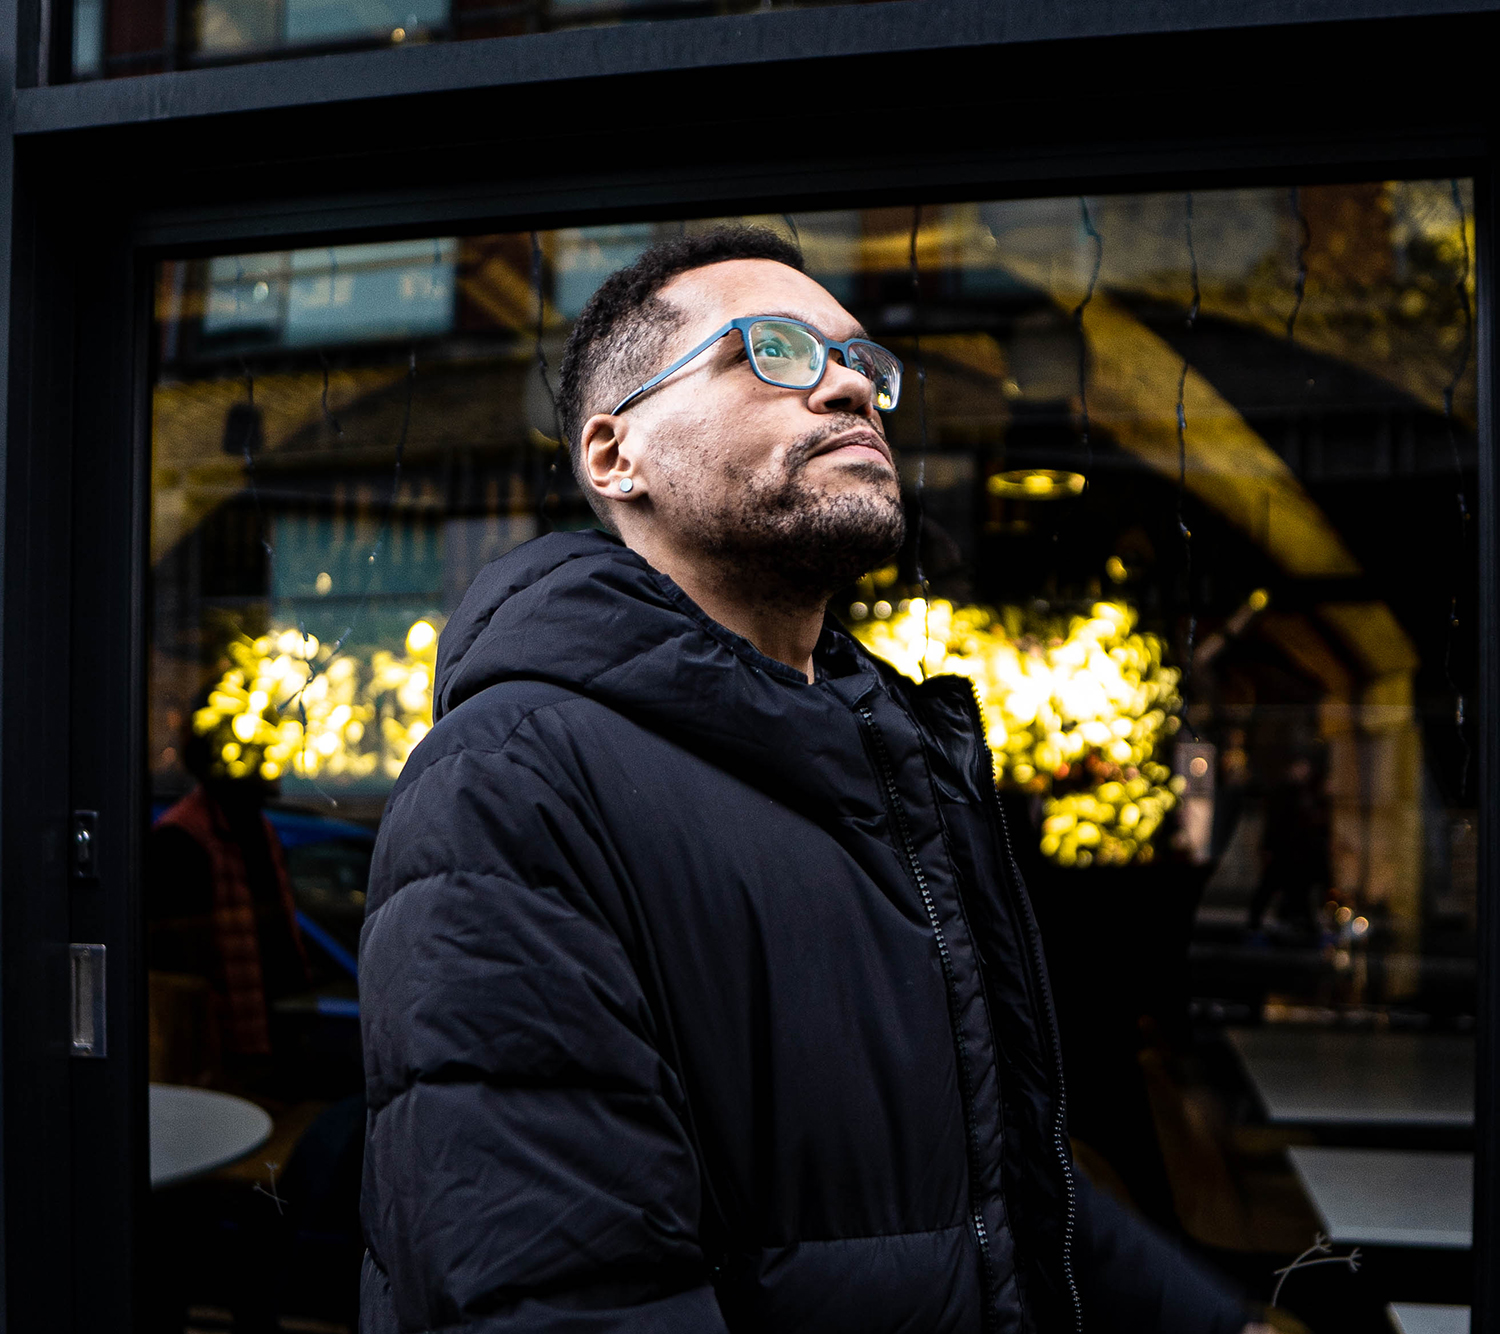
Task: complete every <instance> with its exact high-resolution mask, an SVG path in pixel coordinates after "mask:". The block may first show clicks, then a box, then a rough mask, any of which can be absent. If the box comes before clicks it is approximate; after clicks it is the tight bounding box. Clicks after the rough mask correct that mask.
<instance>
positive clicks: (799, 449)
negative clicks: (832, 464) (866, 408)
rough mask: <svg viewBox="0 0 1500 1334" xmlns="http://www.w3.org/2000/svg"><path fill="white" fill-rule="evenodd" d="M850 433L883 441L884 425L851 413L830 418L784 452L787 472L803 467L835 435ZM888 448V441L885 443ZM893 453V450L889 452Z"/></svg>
mask: <svg viewBox="0 0 1500 1334" xmlns="http://www.w3.org/2000/svg"><path fill="white" fill-rule="evenodd" d="M850 431H870V432H873V433H874V434H875V435H878V436H879V437H880V438H881V439H882V440H885V438H886V437H885V423H884V422H878V421H877V422H872V421H871V420H870V419H869V418H868V417H859V416H856V415H855V414H854V413H852V412H841V413H839V414H838V415H837V416H834V417H830V418H829V419H828V420H827V421H826V422H824V423H823V424H822V425H821V426H819V427H818V428H817V429H816V430H812V431H809V432H808V433H807V434H806V435H804V436H801V437H800V438H798V439H797V440H794V441H793V442H792V445H791V448H789V449H788V450H787V452H786V466H787V471H788V472H795V471H796V470H797V469H799V468H801V467H803V466H804V465H805V464H806V463H807V461H808V459H810V458H811V457H812V456H813V455H814V454H815V453H817V451H818V450H819V449H821V448H822V447H823V446H824V445H825V444H827V443H828V441H830V440H832V439H833V438H834V436H836V435H847V434H848V433H849V432H850ZM886 443H887V447H889V443H890V442H889V441H887V442H886ZM891 452H892V454H894V453H895V451H894V450H892V451H891Z"/></svg>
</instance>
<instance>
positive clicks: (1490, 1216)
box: [1471, 158, 1500, 1334]
mask: <svg viewBox="0 0 1500 1334" xmlns="http://www.w3.org/2000/svg"><path fill="white" fill-rule="evenodd" d="M1488 165H1489V169H1488V171H1486V172H1485V173H1484V174H1483V175H1482V176H1480V177H1477V178H1476V179H1475V182H1474V204H1475V227H1474V235H1475V242H1476V244H1475V259H1476V268H1475V275H1476V282H1475V295H1476V297H1477V302H1476V304H1477V313H1478V320H1477V323H1476V330H1477V335H1478V340H1477V346H1476V349H1475V350H1476V353H1477V358H1476V363H1475V365H1476V369H1477V372H1478V399H1477V415H1478V419H1479V544H1478V545H1479V550H1478V559H1479V606H1478V609H1477V611H1478V616H1479V626H1478V631H1479V655H1480V656H1479V668H1480V702H1479V718H1480V731H1479V793H1480V799H1479V810H1480V821H1479V836H1480V843H1479V885H1478V900H1479V902H1478V915H1479V922H1478V928H1479V930H1478V935H1479V942H1478V943H1479V1005H1480V1009H1479V1015H1478V1021H1479V1025H1478V1026H1479V1031H1478V1034H1477V1035H1476V1036H1477V1050H1476V1059H1475V1079H1476V1087H1475V1090H1474V1094H1475V1107H1474V1118H1475V1120H1474V1240H1473V1247H1474V1306H1473V1319H1472V1324H1471V1329H1472V1331H1473V1334H1495V1331H1496V1330H1500V513H1497V506H1500V458H1497V456H1496V450H1497V448H1500V438H1497V430H1496V426H1497V423H1496V419H1495V414H1496V410H1497V407H1500V403H1497V400H1496V397H1495V392H1496V378H1495V376H1496V370H1497V365H1496V357H1497V354H1500V349H1497V347H1496V342H1495V332H1496V329H1495V301H1496V299H1497V297H1500V288H1497V285H1496V274H1495V261H1496V258H1497V251H1496V243H1495V221H1496V214H1495V206H1496V203H1497V199H1496V189H1497V185H1500V180H1497V175H1496V172H1497V167H1500V164H1497V162H1496V161H1495V159H1494V158H1492V159H1491V160H1490V162H1489V164H1488Z"/></svg>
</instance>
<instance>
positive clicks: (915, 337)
mask: <svg viewBox="0 0 1500 1334" xmlns="http://www.w3.org/2000/svg"><path fill="white" fill-rule="evenodd" d="M921 226H922V206H921V205H920V204H913V205H912V210H911V239H910V245H909V247H908V260H909V263H910V266H911V301H912V306H911V311H912V314H911V330H912V361H913V363H914V365H915V367H916V371H917V442H918V453H917V492H916V510H917V522H916V536H915V540H914V541H913V543H912V552H913V555H914V557H915V561H916V575H917V585H918V587H919V588H920V589H921V590H922V606H923V608H924V609H925V608H928V607H930V606H931V604H932V597H931V594H930V592H929V590H928V587H927V569H926V566H925V565H924V564H923V561H922V541H923V537H924V533H923V529H924V528H925V527H926V522H927V364H926V362H925V361H924V360H923V357H922V270H921V266H920V264H919V262H918V260H917V233H918V232H919V231H920V229H921ZM925 615H926V612H925V610H924V624H925Z"/></svg>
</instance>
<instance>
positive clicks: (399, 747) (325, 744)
mask: <svg viewBox="0 0 1500 1334" xmlns="http://www.w3.org/2000/svg"><path fill="white" fill-rule="evenodd" d="M441 625H442V622H441V619H440V618H438V617H432V616H428V617H423V618H422V619H420V620H418V621H416V622H414V623H413V624H412V626H411V627H410V629H408V630H407V632H406V636H405V639H404V644H403V652H401V653H392V652H390V651H389V650H387V649H376V650H374V651H373V652H372V653H371V654H370V655H369V657H368V658H366V657H362V656H357V655H356V654H354V653H349V652H342V651H341V652H337V653H336V652H334V650H333V648H332V646H330V645H327V644H322V643H320V642H319V641H318V638H317V636H315V635H303V634H302V633H301V632H300V631H298V630H295V629H291V628H287V627H273V628H272V629H271V630H269V631H268V632H267V633H266V634H264V635H261V636H259V637H258V638H255V639H251V638H249V637H248V636H246V637H244V638H241V639H237V640H235V641H233V642H232V643H231V644H230V645H229V647H228V649H227V650H226V652H225V657H226V659H227V666H226V668H225V670H224V672H223V674H222V675H221V676H220V677H219V679H218V681H217V682H216V683H215V684H214V687H213V689H212V690H210V692H209V695H208V702H207V703H206V704H205V706H204V707H203V708H201V709H199V710H198V711H197V712H196V713H195V714H194V715H193V730H194V732H196V733H197V735H199V736H200V737H205V738H207V740H208V747H209V751H210V754H211V756H212V760H211V763H212V775H213V776H214V777H216V778H231V779H244V778H249V777H252V776H254V775H259V777H261V778H262V779H264V780H266V781H267V782H271V781H275V780H276V779H278V778H281V777H282V776H283V775H285V774H288V773H290V774H292V775H294V776H296V777H298V778H319V779H322V778H331V779H340V780H346V781H355V780H359V779H363V778H369V777H371V776H373V775H375V774H376V773H377V772H378V773H380V774H382V775H384V776H385V777H386V778H396V777H398V776H399V775H400V773H401V770H402V768H403V767H404V766H405V764H406V760H407V757H408V756H409V755H410V754H411V752H412V749H413V747H415V746H416V744H417V743H418V742H419V741H420V740H421V739H422V738H423V737H424V736H426V735H427V733H428V731H430V730H431V728H432V689H433V677H434V671H435V667H436V663H437V641H438V631H439V630H440V629H441Z"/></svg>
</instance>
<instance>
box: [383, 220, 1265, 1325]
mask: <svg viewBox="0 0 1500 1334" xmlns="http://www.w3.org/2000/svg"><path fill="white" fill-rule="evenodd" d="M754 317H764V318H759V319H757V318H754ZM861 339H862V331H861V330H860V329H859V327H858V325H857V324H856V323H855V321H854V319H853V318H852V317H851V316H850V315H849V314H848V312H847V311H845V310H844V309H843V308H842V307H841V306H840V305H839V304H838V303H837V302H836V301H835V300H834V299H833V298H832V296H830V295H829V293H828V292H826V291H825V290H824V289H823V288H821V287H820V286H818V284H817V283H815V282H813V281H812V280H811V279H810V278H808V277H807V276H806V275H805V274H804V273H803V272H802V265H801V258H800V256H799V255H798V253H797V252H796V251H795V250H794V249H793V248H791V247H790V246H788V245H786V244H785V243H783V242H781V241H780V240H778V239H777V238H775V237H774V236H772V235H770V234H767V233H764V232H756V231H741V230H727V231H719V232H714V233H711V234H708V235H704V236H698V237H688V238H683V239H681V240H677V241H673V242H670V243H667V244H664V245H662V246H659V247H657V248H655V249H653V250H650V251H648V252H647V253H646V254H645V255H644V256H642V257H641V259H640V260H638V261H637V262H636V263H635V264H634V265H632V266H631V267H630V268H628V269H625V270H623V271H621V272H620V273H617V274H615V275H613V276H612V277H611V278H610V279H608V280H607V281H606V282H605V283H604V284H603V286H602V287H601V288H600V289H599V291H598V293H597V294H596V295H595V296H594V297H593V299H592V300H591V302H590V303H589V305H588V307H587V308H586V309H585V310H584V312H583V314H582V315H581V316H580V318H579V320H578V324H577V327H576V328H575V330H574V332H573V335H572V337H571V338H570V340H569V344H568V347H567V350H566V352H565V354H564V360H563V368H562V393H561V402H560V409H561V416H562V420H563V427H564V429H565V431H566V433H567V436H568V439H569V442H570V445H571V446H572V448H573V453H574V458H575V468H576V471H577V473H578V476H579V480H580V482H581V484H582V485H583V487H584V489H585V493H586V494H587V495H588V496H589V497H590V500H591V503H592V504H593V505H594V508H595V510H596V512H597V513H598V514H599V516H600V518H601V520H603V522H604V523H605V524H606V525H607V526H608V527H609V528H610V529H611V530H612V532H613V533H614V534H617V538H616V537H614V536H607V535H605V534H601V533H568V534H554V535H552V536H549V537H545V538H542V539H540V540H539V541H536V542H532V543H530V544H528V545H526V546H524V547H521V548H519V549H518V550H516V551H514V552H512V553H511V554H510V555H508V556H506V557H504V558H503V559H501V560H499V561H497V562H496V563H495V564H493V565H491V566H490V567H489V568H488V569H487V570H485V571H484V572H483V573H482V574H481V575H480V577H479V578H478V579H477V580H476V582H475V584H474V587H473V588H472V589H471V590H470V592H469V594H468V596H467V597H466V598H465V600H464V603H463V605H462V606H461V607H460V608H459V610H458V612H457V613H456V615H455V616H454V618H453V619H452V620H451V621H450V622H449V624H448V627H447V629H446V630H445V632H444V635H443V642H442V646H441V651H440V655H439V664H438V692H439V693H438V704H437V710H436V712H437V713H438V716H439V721H438V723H437V724H436V726H435V727H434V729H433V731H432V733H431V735H430V736H429V737H428V738H427V740H425V741H424V742H423V744H422V745H421V746H420V747H419V748H418V750H417V751H416V752H415V753H414V754H413V756H412V759H411V760H410V762H409V763H408V765H407V768H406V770H405V772H404V773H403V775H402V778H401V781H400V782H399V783H398V784H397V787H396V790H395V791H394V793H393V794H392V796H391V800H390V804H389V806H388V807H387V812H386V817H385V824H384V827H383V829H382V831H381V838H380V843H379V847H378V849H377V852H376V864H375V869H374V872H373V877H372V882H371V889H370V899H369V904H370V907H369V917H368V920H367V923H366V926H365V933H364V939H363V946H362V971H361V977H362V982H363V985H362V1015H363V1020H364V1026H365V1028H364V1031H365V1044H366V1047H365V1050H366V1061H367V1065H368V1081H367V1082H368V1091H369V1103H370V1121H369V1131H368V1140H367V1145H368V1147H367V1156H366V1177H365V1199H364V1211H365V1223H366V1231H367V1238H368V1242H369V1258H368V1260H367V1263H366V1266H365V1278H364V1297H363V1312H364V1313H363V1322H364V1329H365V1331H366V1334H388V1332H393V1331H397V1330H400V1331H417V1330H458V1329H464V1330H470V1329H472V1330H483V1331H496V1334H498V1332H499V1331H510V1330H525V1331H563V1330H567V1331H584V1330H589V1331H595V1330H597V1331H604V1330H608V1331H620V1332H621V1334H626V1332H627V1331H628V1332H630V1334H635V1332H636V1331H641V1332H642V1334H644V1331H653V1332H658V1331H659V1332H662V1334H675V1332H676V1331H682V1332H683V1334H687V1332H688V1331H691V1332H692V1334H712V1332H713V1331H725V1330H732V1331H775V1332H776V1334H793V1332H794V1331H808V1332H809V1334H811V1332H812V1331H816V1332H817V1334H845V1332H847V1334H884V1332H885V1331H891V1332H892V1334H894V1332H895V1331H898V1330H899V1331H911V1334H940V1332H946V1331H965V1332H967V1331H974V1332H975V1334H978V1331H981V1330H995V1331H1017V1334H1019V1332H1020V1331H1072V1330H1077V1329H1087V1330H1090V1331H1093V1330H1100V1331H1102V1330H1142V1331H1145V1330H1153V1331H1154V1330H1158V1329H1161V1330H1173V1331H1184V1334H1186V1332H1187V1331H1205V1332H1208V1331H1213V1332H1214V1334H1217V1332H1218V1331H1238V1330H1239V1329H1240V1328H1241V1326H1243V1324H1244V1321H1245V1313H1244V1310H1243V1308H1242V1307H1241V1306H1240V1305H1239V1303H1238V1302H1236V1301H1235V1300H1234V1299H1232V1298H1230V1297H1228V1296H1226V1295H1225V1294H1224V1293H1222V1292H1221V1291H1220V1290H1219V1289H1218V1287H1217V1286H1216V1285H1215V1284H1214V1283H1213V1282H1212V1281H1211V1280H1209V1279H1206V1278H1205V1277H1203V1276H1202V1275H1200V1274H1199V1273H1198V1272H1197V1271H1196V1270H1195V1269H1193V1268H1192V1267H1191V1266H1190V1265H1189V1264H1188V1263H1187V1262H1186V1261H1185V1260H1183V1259H1182V1258H1181V1257H1180V1256H1179V1255H1178V1254H1177V1253H1176V1252H1175V1251H1174V1250H1173V1249H1172V1248H1171V1247H1170V1246H1169V1245H1167V1244H1166V1243H1165V1242H1163V1241H1161V1240H1160V1239H1158V1238H1156V1237H1155V1236H1154V1235H1152V1234H1150V1233H1148V1232H1146V1231H1144V1230H1143V1229H1141V1228H1139V1227H1135V1226H1132V1225H1131V1224H1130V1223H1129V1222H1128V1221H1127V1220H1126V1219H1125V1216H1124V1214H1123V1212H1122V1211H1120V1210H1119V1209H1118V1207H1117V1206H1113V1205H1112V1204H1110V1203H1108V1202H1107V1201H1105V1200H1103V1199H1102V1198H1100V1197H1098V1196H1096V1195H1094V1194H1093V1193H1092V1192H1090V1191H1089V1190H1088V1189H1087V1188H1086V1186H1085V1185H1084V1183H1083V1182H1081V1181H1080V1180H1079V1179H1078V1177H1077V1175H1076V1174H1075V1172H1074V1170H1073V1167H1072V1163H1071V1161H1070V1156H1069V1147H1068V1139H1067V1129H1066V1117H1065V1111H1064V1105H1063V1090H1062V1086H1061V1075H1060V1064H1059V1057H1058V1041H1057V1033H1056V1026H1055V1023H1054V1020H1053V1018H1052V1007H1051V1001H1050V998H1049V996H1048V993H1047V983H1046V978H1045V976H1044V971H1043V962H1042V954H1041V948H1040V945H1039V942H1038V940H1037V938H1036V931H1035V927H1034V925H1033V922H1032V918H1031V915H1030V911H1029V908H1028V906H1027V903H1026V899H1025V895H1024V891H1023V889H1022V886H1021V885H1020V883H1019V878H1018V876H1017V875H1016V873H1015V870H1014V865H1013V862H1012V860H1011V858H1010V857H1009V856H1008V853H1007V847H1006V841H1005V840H1006V835H1005V832H1004V830H1003V828H1002V827H1001V823H1000V813H999V808H998V805H997V803H996V801H995V798H994V791H993V785H992V781H991V769H990V760H989V755H988V752H987V750H986V749H985V745H984V739H983V732H982V729H981V727H980V724H979V719H978V716H977V710H976V707H975V703H974V699H973V696H972V693H971V691H970V688H969V686H968V684H967V683H966V682H963V681H960V680H957V679H953V678H948V679H939V680H934V681H931V682H929V683H928V684H926V685H924V686H921V687H913V686H912V685H911V684H910V683H909V682H906V681H904V680H902V679H900V678H899V677H897V676H896V675H895V674H894V673H892V672H890V671H888V670H886V669H885V668H884V667H882V666H880V665H879V664H877V663H875V662H874V661H872V660H871V659H870V658H869V657H868V656H866V655H865V654H864V653H862V652H861V651H860V650H859V649H858V648H857V647H856V646H855V645H854V644H853V643H852V641H851V640H850V639H849V638H848V637H847V636H845V635H844V634H842V633H841V632H840V631H839V629H838V627H837V625H836V624H835V623H834V622H833V621H832V620H830V619H828V618H827V616H826V610H825V609H826V604H827V601H828V599H829V597H830V596H831V595H832V594H833V593H834V592H835V591H836V590H837V589H839V588H841V587H843V586H845V585H847V584H848V583H849V582H850V581H852V580H853V579H854V578H855V577H857V576H858V575H859V574H861V573H862V572H864V571H865V570H867V569H869V568H871V567H873V566H875V565H878V564H880V563H882V562H883V561H885V560H886V559H888V558H889V557H890V556H891V555H892V553H894V552H895V551H896V550H897V548H898V547H899V546H900V544H901V541H902V535H903V520H902V507H901V497H900V488H899V485H898V481H897V476H896V471H895V469H894V467H893V465H892V459H891V452H890V449H889V447H888V445H887V443H886V440H885V435H884V431H883V429H882V426H881V418H880V409H881V408H883V407H884V408H888V407H891V406H894V400H895V397H896V395H897V394H898V393H899V363H897V362H895V359H894V358H892V357H891V356H890V354H889V353H886V352H884V351H883V350H882V349H878V348H874V347H873V345H871V344H868V343H867V342H863V341H860V340H861ZM851 340H853V341H851Z"/></svg>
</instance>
